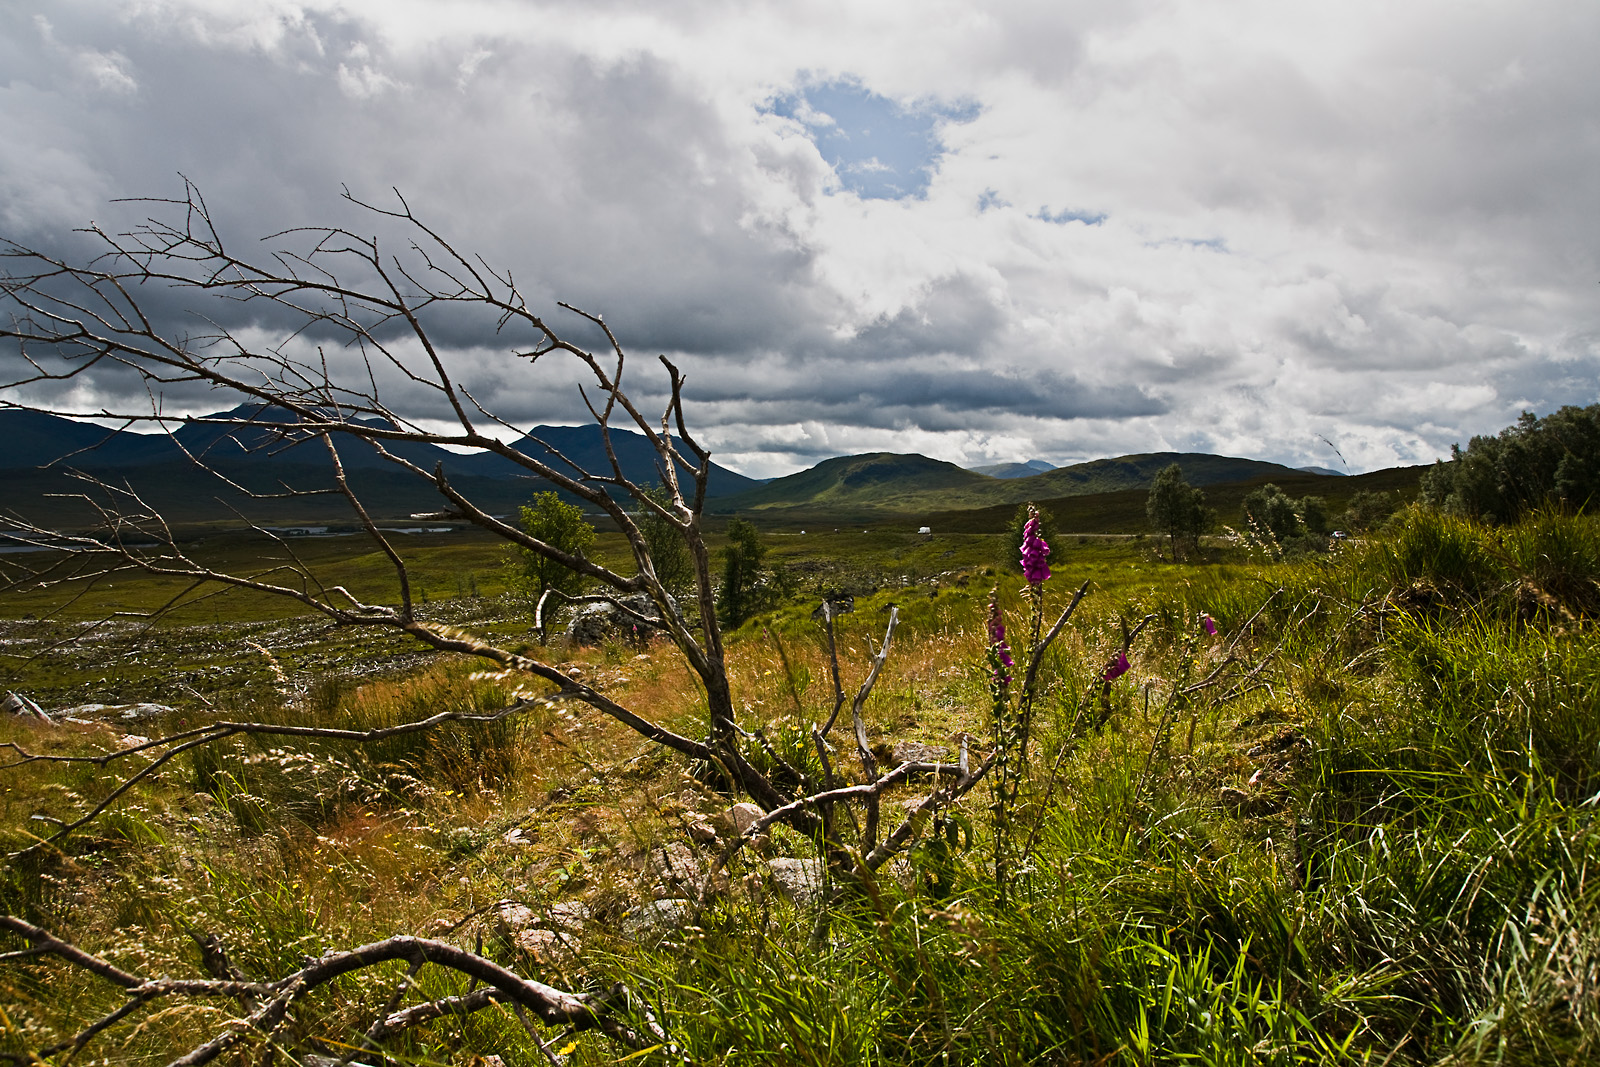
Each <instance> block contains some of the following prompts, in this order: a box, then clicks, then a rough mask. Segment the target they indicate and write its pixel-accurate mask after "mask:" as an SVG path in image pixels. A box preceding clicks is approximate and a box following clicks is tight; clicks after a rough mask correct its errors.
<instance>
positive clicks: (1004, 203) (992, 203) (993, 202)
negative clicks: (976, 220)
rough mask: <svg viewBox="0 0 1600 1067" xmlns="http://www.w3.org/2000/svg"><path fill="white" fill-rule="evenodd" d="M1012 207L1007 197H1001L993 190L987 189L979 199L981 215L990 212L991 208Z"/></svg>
mask: <svg viewBox="0 0 1600 1067" xmlns="http://www.w3.org/2000/svg"><path fill="white" fill-rule="evenodd" d="M1010 206H1011V201H1009V200H1007V199H1006V198H1005V197H1003V196H1001V195H1000V194H999V193H997V192H995V191H994V190H993V189H985V190H984V191H983V193H982V194H981V195H980V196H979V197H978V212H979V213H980V214H981V213H983V212H985V211H988V210H989V209H990V208H997V207H1010Z"/></svg>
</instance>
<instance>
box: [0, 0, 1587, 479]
mask: <svg viewBox="0 0 1600 1067" xmlns="http://www.w3.org/2000/svg"><path fill="white" fill-rule="evenodd" d="M884 41H892V42H893V47H884V46H883V44H882V42H884ZM1597 43H1600V11H1597V10H1595V9H1592V8H1589V7H1585V6H1582V5H1570V4H1564V3H1559V2H1555V0H1548V2H1545V0H1539V2H1535V3H1533V4H1532V6H1531V7H1530V6H1528V5H1517V6H1515V7H1512V6H1511V5H1503V6H1494V5H1488V6H1480V7H1475V8H1472V9H1471V10H1463V9H1460V8H1459V7H1458V6H1456V5H1448V4H1444V3H1442V2H1435V0H1424V2H1423V3H1419V4H1415V5H1408V6H1407V7H1406V8H1404V9H1395V8H1393V7H1392V5H1382V4H1378V3H1376V2H1368V0H1358V2H1356V3H1354V4H1352V5H1345V6H1341V7H1340V8H1339V9H1338V10H1336V11H1335V10H1331V9H1330V10H1321V9H1309V8H1303V7H1294V6H1290V5H1281V4H1272V3H1269V2H1267V0H1228V2H1227V3H1226V4H1224V5H1223V6H1222V7H1218V6H1216V5H1199V4H1192V3H1184V2H1168V0H1151V2H1141V3H1135V4H1127V5H1115V9H1114V10H1113V9H1108V8H1107V7H1106V5H1099V4H1086V3H1085V4H1065V5H1033V4H1024V3H1009V4H1008V3H1001V4H985V5H978V4H974V3H966V2H954V0H952V2H949V3H941V4H937V5H935V6H934V7H933V8H928V7H926V6H925V5H919V6H916V7H913V6H910V5H898V4H875V5H861V6H858V7H856V8H850V9H842V8H837V7H827V8H823V7H821V6H808V5H787V6H782V7H773V6H765V7H762V6H744V7H740V6H730V5H726V4H714V3H710V2H709V0H681V2H675V3H667V4H651V5H644V4H638V3H633V2H628V0H612V2H608V3H604V4H590V3H581V4H580V3H576V2H571V3H568V2H546V3H540V4H528V5H520V4H519V5H506V4H496V3H490V2H487V0H485V2H482V3H473V4H462V5H454V6H452V8H451V12H450V16H449V18H448V19H444V18H441V17H440V15H439V14H438V9H437V8H436V7H434V6H432V5H412V4H392V3H385V4H379V3H377V0H371V2H366V0H341V2H338V3H335V2H334V0H311V2H304V3H289V2H287V0H284V2H277V0H272V2H253V3H244V2H239V3H217V2H207V3H201V2H199V0H146V2H143V3H140V4H134V5H124V4H113V3H110V2H109V0H104V2H102V0H59V2H53V3H49V4H45V3H44V2H43V0H24V2H21V3H16V4H12V5H8V6H6V7H5V8H4V9H0V63H3V64H4V65H5V69H6V70H7V72H8V80H7V82H6V83H5V84H4V85H3V86H0V139H3V140H4V142H5V143H6V144H7V145H8V146H9V149H10V150H8V151H7V152H5V153H3V154H0V228H3V229H4V231H5V232H6V233H8V234H9V235H11V236H12V237H14V238H16V239H18V240H22V241H25V242H30V243H36V244H44V245H48V246H50V247H55V248H67V247H71V246H73V243H74V242H75V241H79V240H81V239H79V238H73V237H71V236H70V235H69V231H70V229H71V228H72V227H74V226H79V225H82V224H83V223H85V222H86V221H88V220H89V219H97V220H99V221H101V222H103V223H105V224H107V225H113V226H114V225H117V224H126V223H130V222H133V221H136V220H137V219H139V218H140V217H142V215H143V214H145V213H148V211H149V210H150V208H149V206H148V205H145V206H139V205H120V206H119V205H114V204H110V203H108V202H109V201H110V200H111V198H113V197H116V196H127V195H157V196H170V195H172V194H173V192H174V191H175V190H177V189H180V188H181V185H180V183H179V180H178V178H177V177H176V175H177V174H178V173H179V172H182V173H183V174H185V175H188V176H189V177H191V178H193V179H194V180H195V181H197V182H198V183H199V184H200V186H201V188H202V189H203V190H204V192H205V194H206V196H207V199H208V202H209V203H210V204H211V206H212V208H213V210H214V212H215V214H216V216H217V218H218V220H219V224H220V225H221V226H222V227H223V229H224V232H225V234H226V236H227V237H228V238H229V240H231V241H234V242H236V243H237V244H238V245H239V247H241V248H245V247H248V248H252V249H254V248H256V247H258V246H257V245H255V243H254V242H255V240H256V238H258V237H260V236H261V235H263V234H266V233H271V232H274V231H277V230H280V229H283V228H285V227H289V226H295V225H302V224H306V223H319V222H329V223H334V224H344V225H349V226H351V227H352V228H353V229H355V230H356V231H357V232H360V233H369V232H372V233H379V234H381V236H382V239H383V240H384V241H385V242H386V244H385V247H393V248H395V249H396V250H399V249H402V248H403V247H404V245H403V240H402V235H401V234H399V233H398V232H397V231H396V230H395V228H394V227H392V226H387V225H386V224H384V223H383V220H381V219H376V218H374V217H373V216H371V215H369V214H364V213H362V212H361V211H359V210H357V209H355V208H354V207H352V206H351V205H348V204H345V203H343V202H341V201H340V200H339V199H338V195H337V194H338V191H339V190H340V188H341V186H343V185H348V187H349V188H350V189H351V190H352V192H354V193H355V194H357V195H358V196H361V197H363V198H367V199H370V200H372V201H373V202H375V203H379V204H383V205H391V204H393V203H394V201H393V199H392V196H393V194H392V193H391V192H390V190H391V188H392V187H398V188H399V189H401V190H402V191H403V192H404V194H405V195H406V198H407V201H408V202H409V203H410V204H411V205H412V206H413V207H414V208H415V209H416V210H417V211H418V212H419V214H420V215H422V217H424V218H425V219H427V220H428V222H429V223H430V224H431V225H433V226H435V227H436V228H437V229H438V230H439V231H440V232H442V233H446V234H448V235H449V236H450V238H451V240H452V241H453V242H455V243H456V244H457V246H458V247H460V248H463V249H468V250H471V251H473V252H475V253H480V252H481V253H482V254H483V256H484V257H485V259H486V260H487V261H488V262H489V263H490V264H492V265H494V266H495V267H496V268H497V269H500V270H509V271H511V272H512V273H513V275H514V276H515V278H516V279H517V281H518V283H519V285H520V286H521V288H522V290H523V292H524V293H525V294H526V296H527V298H528V299H529V301H530V302H531V303H532V304H533V305H535V306H536V307H539V308H540V309H543V310H549V309H551V308H553V306H554V302H555V301H556V300H566V301H569V302H571V303H574V304H577V305H579V306H581V307H584V308H586V309H588V310H592V311H596V312H604V313H605V315H606V321H607V323H608V324H611V325H612V326H613V328H614V329H615V330H616V331H617V333H618V335H619V337H620V338H621V339H622V340H623V342H624V343H625V344H626V345H627V346H628V347H629V348H630V350H631V351H632V352H633V353H634V360H633V363H632V366H633V370H632V371H631V372H630V379H629V380H630V381H631V382H633V383H636V386H637V387H638V388H639V389H640V390H641V395H642V397H643V398H644V399H646V400H648V401H649V402H650V403H652V404H658V403H659V402H660V400H661V393H660V379H659V377H658V375H657V374H656V372H655V371H654V370H651V369H650V367H649V364H650V362H651V361H652V359H653V357H654V356H655V355H656V354H657V353H663V352H664V353H667V354H669V355H671V356H672V357H673V358H674V359H675V360H676V361H677V362H678V363H679V364H680V366H682V367H683V368H684V369H685V370H686V371H687V372H688V374H689V380H690V396H689V403H690V410H691V412H692V413H693V416H694V417H695V418H696V419H698V420H701V422H702V429H703V431H704V433H705V436H706V437H707V439H708V440H712V441H715V442H716V443H717V445H718V447H719V448H722V449H724V451H725V452H726V454H727V457H728V458H730V459H733V460H735V462H736V463H737V464H739V465H741V466H742V467H743V468H744V469H747V470H749V471H750V472H751V473H757V474H774V473H782V472H783V471H785V470H787V469H792V468H793V467H794V466H796V465H800V464H803V463H809V462H814V461H815V459H816V458H820V457H822V456H824V455H828V454H838V453H840V452H847V451H853V450H866V449H872V450H890V451H923V452H926V453H927V454H930V455H936V456H939V457H940V458H945V459H951V460H955V461H962V462H972V463H981V462H992V461H998V460H1013V459H1026V458H1032V457H1035V456H1037V457H1040V458H1045V459H1049V460H1051V461H1053V462H1058V463H1060V462H1070V461H1073V460H1076V459H1084V458H1091V457H1094V456H1100V455H1109V454H1116V453H1119V452H1130V451H1131V452H1143V451H1153V450H1159V449H1164V448H1184V449H1190V448H1193V449H1205V450H1213V451H1223V452H1229V453H1232V454H1243V455H1251V456H1257V457H1260V458H1266V459H1275V460H1280V461H1283V462H1288V463H1292V464H1294V465H1303V464H1308V463H1322V464H1326V463H1327V462H1328V460H1329V457H1330V453H1329V447H1328V445H1326V444H1325V443H1323V442H1322V441H1320V440H1319V436H1321V437H1326V438H1327V439H1328V440H1330V441H1334V442H1336V443H1337V447H1338V448H1339V450H1340V451H1341V452H1343V453H1344V454H1345V456H1346V457H1347V458H1348V459H1349V461H1350V463H1351V466H1352V468H1353V469H1357V470H1359V469H1367V468H1371V467H1377V466H1384V465H1389V464H1393V463H1400V462H1423V461H1427V460H1430V459H1431V458H1433V457H1434V456H1435V455H1439V454H1443V453H1444V452H1446V451H1447V450H1448V447H1449V445H1450V443H1451V442H1453V441H1464V440H1465V439H1466V438H1467V437H1469V436H1471V435H1472V434H1474V433H1482V432H1492V431H1495V430H1497V429H1499V428H1500V427H1501V426H1504V425H1506V424H1507V423H1508V422H1509V421H1511V420H1512V419H1514V418H1515V416H1516V414H1517V413H1518V412H1519V411H1520V410H1521V409H1522V408H1523V407H1529V408H1532V409H1533V410H1537V411H1547V410H1550V409H1551V408H1553V407H1555V406H1559V405H1560V404H1564V403H1582V404H1587V403H1593V402H1596V401H1600V385H1597V378H1596V373H1595V372H1596V369H1597V364H1600V302H1597V300H1596V289H1595V283H1596V281H1597V280H1600V215H1597V214H1596V213H1595V212H1594V210H1593V197H1592V195H1591V194H1592V190H1593V189H1595V188H1597V187H1600V124H1597V123H1596V122H1595V120H1594V117H1593V100H1594V94H1595V92H1596V90H1597V88H1600V84H1597V83H1600V73H1597V72H1596V70H1595V66H1594V63H1593V52H1594V46H1595V45H1596V44H1597ZM1017 205H1026V206H1023V207H1019V206H1017ZM79 247H81V245H80V246H79ZM147 296H148V297H149V298H150V301H151V305H152V308H153V310H154V311H155V312H156V314H157V315H158V316H159V317H160V320H161V321H162V322H163V323H164V324H167V325H171V326H173V327H175V328H181V327H182V326H183V325H184V324H185V323H186V322H189V321H192V320H188V319H186V313H187V312H189V311H191V310H195V304H194V303H193V301H192V300H190V298H189V296H187V295H184V294H172V293H162V292H157V291H153V290H151V291H147ZM226 314H227V315H228V316H231V317H230V318H228V319H227V320H226V321H227V322H228V323H229V324H230V325H234V326H237V327H239V328H240V329H243V330H246V331H255V332H254V333H252V334H251V336H260V337H262V338H263V339H265V338H268V337H269V336H270V335H271V332H272V331H273V330H274V329H275V328H281V327H282V326H283V323H282V322H281V321H279V320H275V319H274V318H273V317H272V316H270V315H265V314H261V313H260V312H258V311H257V310H255V309H241V308H232V309H229V310H228V311H227V312H226ZM553 314H554V315H555V318H554V319H553V320H552V321H558V322H562V323H567V322H570V321H571V320H570V319H568V318H567V317H565V316H563V315H561V313H559V312H553ZM432 322H433V325H434V327H435V328H436V330H437V336H438V337H439V339H440V340H441V342H442V343H443V344H444V345H445V346H446V349H447V350H448V351H447V355H448V357H449V358H450V359H451V360H452V361H453V365H454V366H457V367H458V368H459V369H460V372H461V374H462V375H463V379H464V380H466V381H469V382H470V383H471V387H472V388H473V389H474V391H475V395H478V396H480V397H481V398H482V399H485V400H486V401H492V402H493V403H494V404H496V405H497V406H500V407H503V408H504V409H505V410H506V411H507V412H508V413H510V415H511V416H512V417H513V418H515V419H516V420H518V421H523V422H525V421H576V420H577V419H580V418H581V417H582V414H583V413H582V408H581V405H580V404H579V403H578V401H577V398H576V394H575V388H576V381H577V379H576V377H575V376H574V375H573V374H571V373H570V371H569V370H562V369H559V368H553V369H551V370H548V371H547V370H545V369H544V366H543V365H542V364H541V367H540V369H539V371H538V373H537V374H534V373H530V372H529V370H528V368H527V367H526V366H525V365H522V364H518V363H514V362H513V363H507V362H506V361H505V360H504V359H503V354H504V350H503V348H497V347H496V346H497V345H504V344H506V343H507V341H508V339H507V338H505V337H497V336H496V335H495V333H494V330H493V326H492V323H489V322H486V320H484V319H476V318H473V317H472V316H469V315H466V314H463V313H461V312H460V310H459V309H454V310H447V309H439V310H438V312H437V314H436V315H435V316H434V318H433V320H432ZM576 336H579V337H583V338H587V339H589V340H593V334H592V333H584V332H583V331H582V330H581V329H577V333H576ZM131 384H132V383H131V381H130V380H129V379H128V378H126V377H125V376H121V377H119V376H116V375H102V376H100V377H99V378H98V379H97V380H96V381H94V382H92V383H86V385H85V388H84V389H83V390H80V393H79V398H80V399H82V398H84V397H92V398H93V399H94V400H95V401H96V402H107V403H109V402H111V401H113V400H115V398H116V397H117V396H118V395H119V394H120V393H121V392H122V391H123V390H127V389H129V388H130V387H131ZM394 390H395V392H394V397H395V399H396V402H397V403H402V402H403V403H404V404H405V405H407V406H408V408H410V409H414V410H415V413H416V414H417V415H418V417H435V416H437V414H438V413H437V412H436V411H431V410H430V409H429V405H430V404H434V403H436V398H434V397H431V396H430V395H429V394H428V393H427V392H426V391H423V390H418V389H414V388H409V387H402V386H401V385H400V384H399V383H398V382H396V383H394ZM180 400H181V402H182V403H186V404H188V403H192V404H196V405H200V404H204V403H205V402H206V400H207V398H206V397H205V396H204V395H203V394H199V395H191V394H183V395H182V396H181V397H179V396H177V395H175V396H174V397H173V402H179V401H180Z"/></svg>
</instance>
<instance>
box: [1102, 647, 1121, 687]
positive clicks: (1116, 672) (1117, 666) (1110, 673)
mask: <svg viewBox="0 0 1600 1067" xmlns="http://www.w3.org/2000/svg"><path fill="white" fill-rule="evenodd" d="M1127 673H1128V654H1127V653H1126V652H1118V653H1117V658H1116V659H1114V660H1112V661H1111V662H1110V663H1109V664H1107V665H1106V673H1105V674H1102V675H1101V676H1100V680H1101V681H1103V682H1110V681H1115V680H1116V679H1118V678H1121V677H1122V676H1123V675H1124V674H1127Z"/></svg>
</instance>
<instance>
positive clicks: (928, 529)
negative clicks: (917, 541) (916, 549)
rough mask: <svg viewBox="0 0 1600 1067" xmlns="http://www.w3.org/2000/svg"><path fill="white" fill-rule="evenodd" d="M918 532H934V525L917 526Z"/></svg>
mask: <svg viewBox="0 0 1600 1067" xmlns="http://www.w3.org/2000/svg"><path fill="white" fill-rule="evenodd" d="M917 533H919V534H931V533H933V527H931V526H918V527H917Z"/></svg>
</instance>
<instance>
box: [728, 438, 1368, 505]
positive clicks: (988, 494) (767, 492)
mask: <svg viewBox="0 0 1600 1067" xmlns="http://www.w3.org/2000/svg"><path fill="white" fill-rule="evenodd" d="M1173 463H1176V464H1177V465H1178V466H1179V467H1180V468H1182V469H1183V474H1184V477H1185V478H1186V479H1187V480H1188V481H1189V483H1190V484H1191V485H1216V484H1220V483H1225V482H1241V481H1246V480H1248V479H1252V478H1268V479H1274V478H1275V479H1278V480H1280V481H1284V482H1289V481H1292V480H1295V479H1308V478H1309V479H1311V480H1312V481H1314V482H1316V483H1318V484H1319V485H1320V484H1321V483H1322V482H1327V481H1333V480H1338V481H1343V479H1329V478H1325V477H1322V476H1320V475H1311V474H1306V473H1304V472H1301V471H1297V470H1294V469H1293V468H1291V467H1285V466H1283V465H1281V464H1278V463H1263V462H1261V461H1259V460H1253V459H1235V458H1232V457H1229V456H1212V455H1206V454H1204V453H1194V452H1152V453H1146V454H1142V455H1136V456H1119V457H1118V458H1116V459H1097V460H1092V461H1090V462H1088V463H1078V464H1074V465H1073V466H1071V467H1061V468H1058V469H1056V470H1053V471H1046V472H1045V473H1043V474H1036V475H1033V476H1031V477H1027V478H996V477H990V476H988V475H984V474H980V473H978V472H976V471H970V470H964V469H962V468H960V467H957V466H956V465H955V464H953V463H942V462H940V461H939V460H936V459H929V458H928V457H927V456H918V455H896V454H894V453H891V452H877V453H872V454H870V455H865V456H842V457H840V458H838V459H830V460H824V461H823V462H821V463H819V464H817V465H816V466H815V467H812V468H811V469H810V470H804V471H800V472H799V473H797V474H791V475H789V476H787V477H785V478H777V479H774V480H773V481H770V482H768V483H767V484H766V485H763V486H761V487H760V488H757V489H752V490H748V491H746V492H742V493H734V494H731V495H729V496H726V497H722V498H720V499H718V500H714V501H711V502H710V508H711V509H712V510H715V511H717V512H722V513H732V512H746V511H756V512H767V513H772V512H781V513H782V515H783V521H785V522H805V521H807V520H810V521H820V520H823V519H826V518H833V519H836V520H837V521H840V522H869V521H874V520H877V521H882V520H884V519H890V520H892V519H894V518H897V517H906V518H913V517H916V516H918V515H925V514H929V513H945V512H952V511H972V510H977V509H983V508H993V507H1006V508H1010V507H1014V506H1015V505H1017V504H1019V503H1022V502H1024V501H1028V500H1035V501H1038V500H1057V499H1060V498H1064V497H1076V496H1088V495H1091V494H1100V493H1113V492H1117V491H1120V490H1134V489H1137V490H1138V491H1139V492H1140V493H1141V494H1142V493H1143V491H1144V489H1145V487H1147V486H1148V485H1149V484H1150V483H1151V482H1152V481H1153V480H1154V479H1155V476H1156V475H1157V474H1158V473H1160V472H1161V470H1162V469H1164V468H1165V467H1167V466H1169V465H1171V464H1173ZM1296 484H1298V482H1297V483H1296ZM1306 491H1307V492H1310V491H1311V490H1306ZM1347 492H1348V490H1347ZM1140 501H1141V503H1140V507H1141V508H1142V507H1143V506H1144V505H1143V496H1142V495H1141V497H1140ZM1141 514H1142V513H1141ZM770 517H776V516H770Z"/></svg>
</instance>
